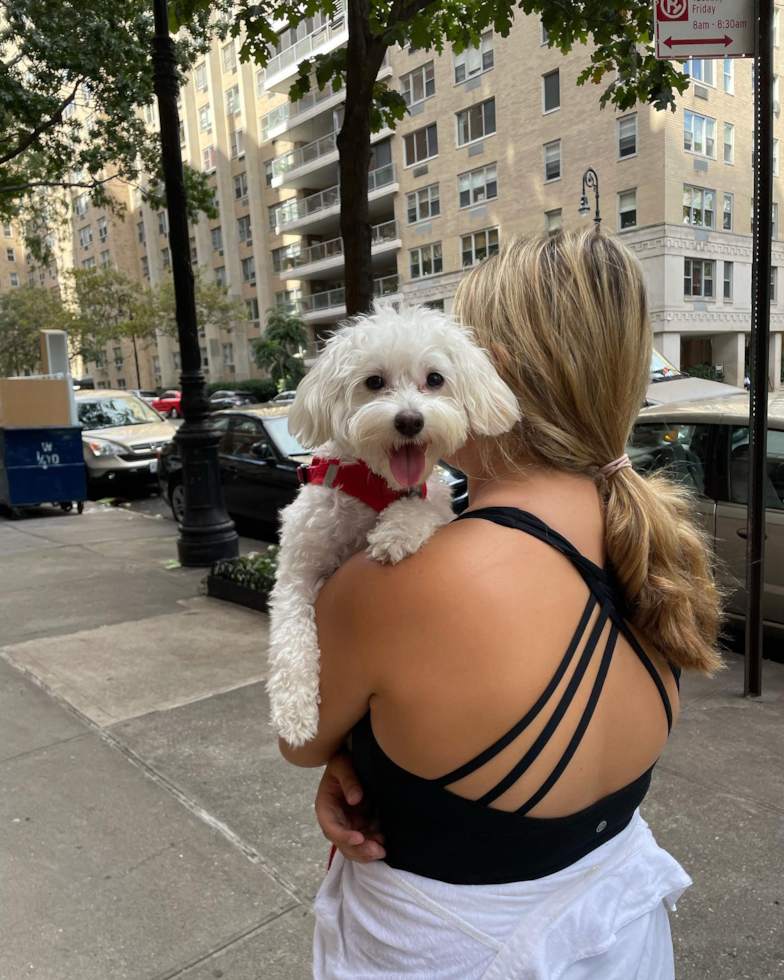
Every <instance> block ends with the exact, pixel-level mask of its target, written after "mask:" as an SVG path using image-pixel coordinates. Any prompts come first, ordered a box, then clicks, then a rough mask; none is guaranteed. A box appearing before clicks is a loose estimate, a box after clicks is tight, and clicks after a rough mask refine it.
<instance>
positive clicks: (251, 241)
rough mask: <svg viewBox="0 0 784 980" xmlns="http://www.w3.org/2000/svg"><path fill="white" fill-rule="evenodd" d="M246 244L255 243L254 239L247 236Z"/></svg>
mask: <svg viewBox="0 0 784 980" xmlns="http://www.w3.org/2000/svg"><path fill="white" fill-rule="evenodd" d="M245 244H246V245H252V244H253V239H252V238H246V239H245Z"/></svg>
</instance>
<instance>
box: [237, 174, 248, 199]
mask: <svg viewBox="0 0 784 980" xmlns="http://www.w3.org/2000/svg"><path fill="white" fill-rule="evenodd" d="M247 196H248V175H247V174H246V173H245V171H244V170H243V171H242V173H241V174H237V176H236V177H235V178H234V197H235V198H236V200H238V201H239V199H240V198H241V197H247Z"/></svg>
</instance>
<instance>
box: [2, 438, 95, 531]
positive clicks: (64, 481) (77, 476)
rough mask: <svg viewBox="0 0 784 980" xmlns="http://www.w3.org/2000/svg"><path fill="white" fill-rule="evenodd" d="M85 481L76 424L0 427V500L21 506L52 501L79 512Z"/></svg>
mask: <svg viewBox="0 0 784 980" xmlns="http://www.w3.org/2000/svg"><path fill="white" fill-rule="evenodd" d="M86 496H87V485H86V478H85V468H84V455H83V451H82V429H81V426H78V425H63V426H19V427H14V428H0V504H2V505H5V506H6V507H10V508H11V512H12V514H13V515H14V516H16V517H18V516H21V511H20V508H22V507H35V506H37V505H39V504H43V503H52V504H57V505H59V506H61V507H62V508H63V509H64V510H70V509H71V507H72V505H73V502H74V501H76V502H77V504H78V510H79V513H81V512H82V506H83V502H84V499H85V498H86Z"/></svg>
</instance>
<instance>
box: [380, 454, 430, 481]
mask: <svg viewBox="0 0 784 980" xmlns="http://www.w3.org/2000/svg"><path fill="white" fill-rule="evenodd" d="M389 468H390V469H391V470H392V476H394V478H395V479H396V480H397V482H398V483H399V484H400V485H401V486H402V487H415V486H416V485H417V484H418V483H421V482H422V476H423V475H424V472H425V450H424V447H423V446H413V445H407V446H400V448H399V449H393V450H392V452H391V453H390V454H389Z"/></svg>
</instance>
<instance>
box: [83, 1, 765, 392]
mask: <svg viewBox="0 0 784 980" xmlns="http://www.w3.org/2000/svg"><path fill="white" fill-rule="evenodd" d="M777 14H778V11H777ZM776 26H777V30H776V38H775V44H776V48H775V50H776V60H777V62H778V60H779V59H780V57H781V54H780V51H781V49H780V47H779V32H778V17H777V25H776ZM346 40H347V23H346V18H345V14H344V13H342V12H341V11H340V10H339V11H338V12H337V13H336V14H335V15H334V16H332V17H330V18H326V17H323V16H321V15H316V16H314V17H312V18H307V19H305V20H303V21H302V22H301V23H300V24H299V25H298V27H297V28H284V29H282V30H281V31H280V32H279V42H278V45H277V48H276V52H275V54H274V56H273V57H272V58H271V59H270V62H269V64H268V66H267V67H266V69H259V68H257V67H256V66H255V65H252V64H247V63H246V64H242V63H240V61H239V58H238V49H237V45H236V44H235V42H234V41H227V42H225V43H218V42H216V43H215V44H214V45H213V48H212V50H211V51H210V52H209V54H208V55H206V56H205V57H204V59H203V60H202V61H200V62H199V63H198V64H196V65H195V67H194V71H193V72H192V74H191V77H190V78H189V80H188V82H187V84H186V85H185V87H184V88H183V89H182V93H181V100H180V111H181V132H180V136H181V146H182V151H183V159H184V160H186V161H187V162H188V163H190V164H191V165H192V166H195V167H199V168H201V169H202V170H204V171H206V172H207V173H209V174H210V175H211V178H212V181H213V183H214V186H215V189H216V201H217V204H218V209H219V217H218V218H217V219H216V220H214V221H209V220H206V219H202V220H201V221H199V222H198V223H197V224H196V225H194V226H193V228H192V231H191V236H192V237H191V250H192V259H193V262H194V264H195V265H198V266H200V267H202V268H203V267H207V268H208V270H209V272H210V274H211V275H213V276H214V277H215V279H216V280H217V281H218V282H221V283H224V284H225V285H226V286H227V287H228V289H229V291H230V293H231V294H232V295H234V296H235V297H236V298H238V299H241V300H242V301H243V302H244V303H245V306H246V308H247V311H248V319H247V322H246V323H245V324H244V325H243V326H242V327H239V328H235V329H234V330H233V331H231V332H228V331H226V330H223V329H219V328H209V329H208V330H207V331H203V335H202V339H203V344H202V363H203V367H204V370H205V373H206V375H207V377H208V379H209V380H228V379H236V380H243V379H246V378H248V377H252V376H256V375H258V374H259V371H258V369H257V368H256V367H255V365H254V364H253V362H252V357H251V353H250V346H249V343H250V341H251V340H252V339H253V338H254V337H257V336H259V334H260V331H261V328H262V327H263V322H264V310H265V309H266V308H267V307H269V306H272V305H276V304H290V305H292V306H294V307H295V308H296V309H298V310H299V311H300V312H301V314H302V317H303V319H304V321H305V323H306V324H307V326H308V329H309V334H310V341H311V342H310V344H309V345H308V349H307V351H306V352H305V355H306V360H307V361H311V362H312V358H313V357H314V356H315V353H316V351H317V349H318V345H319V342H320V341H321V340H322V339H323V337H324V335H325V334H326V332H327V331H328V330H329V329H330V328H331V327H333V326H334V325H335V324H336V323H337V322H338V321H339V320H340V319H341V318H342V317H344V316H345V313H346V308H345V296H344V288H343V287H344V276H345V264H344V256H343V243H342V240H341V238H340V215H339V211H340V195H339V187H338V153H337V145H336V136H337V132H338V131H339V128H340V126H341V121H342V112H343V102H344V97H345V93H344V91H342V90H341V91H338V92H334V91H332V89H331V88H328V89H327V90H325V91H323V92H319V91H313V92H311V93H310V94H309V95H308V96H307V97H306V98H304V99H302V100H300V101H298V102H295V103H292V102H290V101H289V99H288V96H287V92H288V90H289V87H290V86H291V84H292V82H293V81H294V79H295V77H296V75H297V72H298V66H299V64H300V62H301V61H302V59H303V58H306V57H308V56H310V55H314V54H318V53H326V52H328V51H329V50H331V49H334V48H336V47H338V46H340V45H343V44H345V43H346ZM587 61H588V56H587V52H586V49H584V48H582V47H578V48H577V49H576V50H574V51H573V52H572V53H571V54H569V55H567V56H563V55H562V54H561V53H560V52H559V51H558V50H556V49H554V48H550V47H549V45H548V39H547V36H546V34H545V32H544V31H543V28H542V25H541V23H540V22H539V20H538V19H537V18H534V17H520V18H518V20H517V21H516V22H515V25H514V27H513V29H512V31H511V33H510V35H509V37H507V38H502V37H500V36H498V35H494V34H493V33H492V32H490V31H489V32H487V33H486V34H485V35H484V36H483V37H482V39H481V44H480V46H479V47H478V48H477V49H470V50H468V51H465V52H463V53H462V54H460V55H456V54H455V53H454V52H453V51H451V50H450V49H449V48H448V47H447V49H445V51H444V53H443V54H442V55H441V56H439V55H437V54H436V53H434V52H426V51H422V50H416V49H414V48H410V47H409V48H404V49H395V50H390V52H389V55H388V58H387V60H386V62H385V64H384V66H383V67H382V69H381V71H380V73H379V78H380V79H382V80H384V81H386V82H387V84H389V85H391V86H394V87H395V88H397V89H398V90H400V91H401V92H402V93H403V94H404V97H405V98H406V101H407V103H408V105H409V114H408V115H407V116H406V118H405V119H404V120H403V121H402V122H400V123H398V125H397V127H396V129H395V130H394V131H390V130H383V131H381V132H378V133H376V134H374V136H373V158H372V162H371V167H370V171H369V173H368V194H369V201H370V209H371V215H372V220H373V249H372V254H373V264H374V268H375V289H376V293H377V295H378V296H386V297H390V298H392V299H405V300H407V301H411V302H427V303H430V304H433V305H435V306H437V307H439V308H443V309H444V310H446V311H449V310H450V309H451V306H452V301H453V299H454V295H455V291H456V288H457V284H458V282H459V281H460V279H461V277H462V276H463V275H464V274H465V270H466V269H467V268H469V267H470V266H472V265H474V264H475V263H477V262H480V261H481V260H482V259H483V258H484V257H485V256H487V255H490V254H493V253H494V252H495V251H496V250H497V249H498V247H499V245H500V243H502V242H503V241H504V240H507V239H508V238H510V237H512V236H514V235H518V234H528V233H532V232H538V231H541V230H543V229H549V230H556V229H557V228H560V227H564V228H574V227H578V226H580V225H582V224H584V223H585V222H587V221H590V220H591V217H592V215H593V203H594V202H593V195H592V194H591V195H590V203H591V216H589V217H587V218H586V217H582V216H581V215H580V214H579V213H578V208H579V204H580V197H581V193H582V176H583V173H584V171H585V169H586V168H587V167H588V166H592V167H593V168H594V169H595V170H596V172H597V173H598V176H599V186H600V193H601V198H600V205H601V216H602V226H603V227H604V228H607V229H609V230H612V231H615V232H618V234H620V235H621V237H622V238H623V240H624V241H625V242H626V243H627V244H628V246H629V247H630V248H631V249H633V250H634V251H635V252H636V253H637V255H638V256H639V258H640V259H641V261H642V264H643V268H644V269H645V273H646V277H647V281H648V286H649V293H650V307H651V319H652V325H653V331H654V341H655V344H656V346H657V347H658V348H659V349H660V350H661V351H662V352H663V353H664V354H665V356H667V357H668V358H669V359H670V360H671V361H673V362H674V363H675V364H676V365H678V366H681V367H683V368H684V369H688V368H689V367H690V366H694V365H697V364H712V365H720V366H722V368H723V373H724V377H725V380H727V381H730V382H734V383H738V382H742V380H743V375H744V369H745V363H746V357H747V355H746V347H747V343H748V333H749V329H750V307H751V252H752V238H751V230H752V229H751V220H752V211H751V208H752V195H753V163H754V161H753V159H752V157H753V154H752V146H753V143H752V138H753V132H752V130H753V125H754V123H753V91H754V90H753V86H754V77H753V71H752V64H751V62H750V61H744V60H729V59H728V60H715V61H707V60H706V61H699V60H695V61H692V62H688V63H686V64H684V66H683V67H684V71H686V72H688V73H689V75H690V76H691V79H692V84H691V85H690V86H689V89H688V90H687V92H686V93H685V94H684V95H683V96H682V97H680V98H679V99H678V104H677V109H676V111H675V112H657V111H655V110H654V109H653V108H652V107H650V106H647V105H638V106H636V107H635V108H634V109H633V110H631V111H628V112H619V111H617V110H615V109H614V108H613V107H612V106H608V107H607V108H605V109H601V108H600V106H599V97H600V95H601V93H602V91H603V89H604V87H605V86H606V84H608V83H609V82H610V81H612V79H610V78H605V79H603V80H602V83H601V84H600V85H598V86H597V85H591V84H587V85H585V86H579V87H578V86H577V84H576V82H577V78H578V76H579V74H580V72H581V71H582V69H583V68H584V67H585V65H586V64H587ZM776 88H777V90H778V81H777V82H776ZM778 97H779V96H778V91H776V93H775V98H776V122H775V130H776V135H777V136H780V130H781V126H782V121H781V118H780V108H779V104H778ZM147 121H148V123H149V124H150V125H153V126H154V125H156V113H155V110H154V108H152V107H150V108H149V109H148V110H147ZM778 145H779V144H778V141H777V143H776V149H775V153H774V174H775V177H774V200H775V202H776V203H775V204H774V242H773V264H774V271H773V295H774V305H773V311H772V340H771V365H772V368H771V380H772V383H774V384H775V385H778V383H779V365H780V363H781V335H782V331H784V268H782V267H784V238H780V237H779V236H780V229H779V227H778V224H779V221H778V217H779V204H780V202H781V201H782V199H783V198H784V189H783V188H782V184H781V181H782V179H784V173H782V172H781V171H780V169H779V152H778ZM81 206H82V205H80V207H81ZM88 206H89V205H88ZM128 207H129V211H130V215H129V217H128V218H127V220H126V221H125V222H122V223H119V224H118V223H117V222H116V221H115V222H113V221H111V220H107V221H106V223H105V224H104V225H103V226H102V228H103V230H104V231H105V232H106V237H105V239H101V230H100V229H99V222H100V221H101V218H102V217H104V218H105V216H103V215H99V214H98V213H95V214H94V217H93V220H91V221H88V220H87V218H88V217H89V214H88V212H84V213H82V214H80V215H78V217H79V219H80V220H79V221H77V220H76V211H77V210H78V208H77V206H76V203H75V205H74V210H75V220H74V234H75V236H76V238H75V246H74V253H75V264H77V265H78V264H79V262H81V263H85V262H91V261H95V263H96V264H101V263H103V262H104V261H108V262H110V263H113V264H115V265H116V266H117V267H118V268H123V269H124V270H125V271H128V272H129V274H134V273H135V275H136V276H137V277H138V279H139V281H140V282H142V283H143V284H144V285H145V286H149V285H154V284H156V283H157V282H159V281H160V279H161V277H162V276H163V275H164V273H165V270H166V269H167V267H168V266H169V264H170V256H169V244H168V237H167V223H166V214H165V213H164V212H158V213H156V212H154V211H153V210H152V209H151V208H150V207H148V206H147V205H143V204H142V202H141V195H140V194H139V193H138V192H135V193H131V194H130V200H129V202H128ZM77 225H78V227H77ZM85 227H87V228H90V230H89V231H84V232H83V229H84V228H85ZM83 233H84V235H85V242H84V243H82V239H81V236H82V234H83ZM91 235H92V238H90V236H91ZM107 252H108V256H107V255H106V253H107ZM780 278H781V282H779V279H780ZM780 295H781V298H780ZM779 304H781V305H779ZM106 361H107V363H106V364H105V365H103V368H104V373H105V379H104V378H102V377H100V376H99V374H96V379H97V381H98V383H102V384H103V383H106V384H109V383H111V384H121V383H124V384H125V385H126V386H127V387H135V386H136V384H135V381H134V383H133V384H131V377H133V375H132V374H131V373H129V371H128V369H127V364H128V355H127V352H126V351H125V350H122V351H121V354H120V357H118V358H115V357H114V356H113V352H112V353H109V354H107V358H106ZM115 364H118V365H119V366H118V368H117V370H115ZM178 368H179V355H178V351H177V348H176V343H175V341H174V340H172V339H170V338H167V337H161V338H159V340H158V343H157V345H156V346H155V347H153V348H151V349H150V350H149V351H147V352H146V354H145V364H144V368H143V374H142V378H141V384H142V385H143V386H146V385H162V386H167V385H171V384H174V383H176V380H177V373H178ZM120 372H122V373H120Z"/></svg>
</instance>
